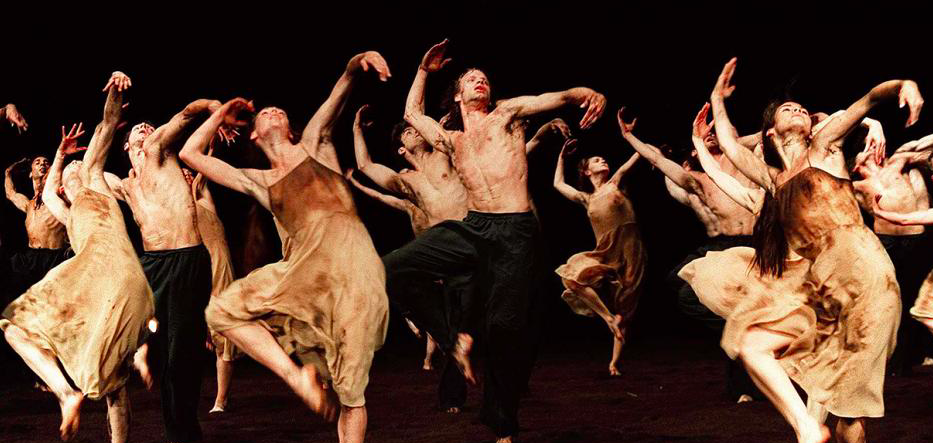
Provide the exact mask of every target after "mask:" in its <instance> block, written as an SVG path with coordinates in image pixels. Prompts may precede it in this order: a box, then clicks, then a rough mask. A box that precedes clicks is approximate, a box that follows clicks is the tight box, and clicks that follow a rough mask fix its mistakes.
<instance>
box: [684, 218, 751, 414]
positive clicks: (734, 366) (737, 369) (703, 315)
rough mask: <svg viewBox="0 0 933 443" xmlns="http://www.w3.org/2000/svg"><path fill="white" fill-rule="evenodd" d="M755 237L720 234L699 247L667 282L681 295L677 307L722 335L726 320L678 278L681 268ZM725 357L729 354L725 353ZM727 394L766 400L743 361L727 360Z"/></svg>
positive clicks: (685, 259)
mask: <svg viewBox="0 0 933 443" xmlns="http://www.w3.org/2000/svg"><path fill="white" fill-rule="evenodd" d="M751 245H752V237H751V236H749V235H736V236H730V235H720V236H717V237H713V238H711V239H709V241H707V242H706V244H704V245H702V246H700V247H698V248H697V249H696V250H694V251H693V252H691V253H690V254H688V255H687V256H686V257H685V258H684V260H683V261H682V262H681V263H680V264H679V265H677V266H675V267H674V269H673V270H672V271H671V273H670V274H668V277H667V281H668V285H670V287H671V289H673V290H674V293H676V294H677V306H678V308H680V311H681V312H683V313H684V315H686V316H687V317H690V318H692V319H694V320H696V321H698V322H700V323H702V324H703V326H706V327H707V328H710V329H712V330H714V331H719V332H722V330H723V329H724V328H725V327H726V319H724V318H722V317H720V316H718V315H716V314H715V313H714V312H713V311H710V310H709V308H707V307H706V306H705V305H703V303H701V302H700V299H699V297H697V294H696V292H693V288H691V287H690V285H689V284H687V282H685V281H684V280H683V279H681V278H680V277H678V276H677V273H678V272H680V269H681V268H683V267H684V266H685V265H686V264H687V263H690V262H691V261H693V260H696V259H698V258H700V257H703V256H705V255H706V253H707V252H710V251H723V250H726V249H729V248H734V247H736V246H749V247H750V246H751ZM723 356H724V357H725V354H723ZM726 393H727V394H728V395H729V397H730V398H733V399H735V398H738V397H739V396H740V395H743V394H745V395H751V396H754V397H756V398H758V399H762V398H764V396H763V395H762V394H761V392H760V391H759V390H758V388H757V387H756V386H755V384H754V382H752V379H751V377H749V375H748V372H747V371H746V370H745V367H744V366H743V365H742V363H741V362H739V361H737V360H732V359H729V358H728V357H726Z"/></svg>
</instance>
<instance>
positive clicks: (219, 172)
mask: <svg viewBox="0 0 933 443" xmlns="http://www.w3.org/2000/svg"><path fill="white" fill-rule="evenodd" d="M245 110H249V111H252V110H253V104H252V103H251V102H247V101H246V100H245V99H242V98H235V99H233V100H230V101H228V102H227V103H224V104H223V105H222V106H221V107H220V108H218V109H217V110H216V111H214V113H213V114H211V116H210V117H208V118H207V120H205V121H204V123H202V124H201V126H200V127H199V128H198V129H197V130H196V131H194V134H191V137H189V138H188V141H186V142H185V145H184V146H183V147H182V148H181V151H180V152H179V153H178V156H179V158H181V160H182V161H184V162H185V163H186V164H188V166H190V167H191V168H192V169H194V170H195V171H198V172H200V173H202V174H204V176H205V177H207V178H208V179H209V180H211V181H213V182H214V183H217V184H220V185H222V186H226V187H228V188H230V189H233V190H234V191H237V192H241V193H243V194H246V195H249V196H251V197H253V198H255V199H256V201H258V202H259V204H261V205H262V206H263V207H264V208H266V209H270V207H269V193H268V192H267V191H266V188H265V187H263V186H262V185H260V184H259V183H257V182H256V181H254V180H253V179H252V178H250V177H249V176H247V173H246V172H244V170H243V169H237V168H234V167H233V166H231V165H230V164H229V163H227V162H225V161H223V160H220V159H218V158H216V157H211V156H209V155H207V153H206V152H205V151H206V150H207V147H208V145H209V144H210V142H211V138H213V137H214V135H215V134H216V133H217V129H218V128H220V125H222V124H227V125H232V126H246V125H247V122H245V121H242V120H237V114H239V113H240V112H241V111H245Z"/></svg>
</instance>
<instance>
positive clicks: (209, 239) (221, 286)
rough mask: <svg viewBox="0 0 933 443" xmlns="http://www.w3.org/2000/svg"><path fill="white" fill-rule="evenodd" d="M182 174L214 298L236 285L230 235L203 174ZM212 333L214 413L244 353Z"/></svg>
mask: <svg viewBox="0 0 933 443" xmlns="http://www.w3.org/2000/svg"><path fill="white" fill-rule="evenodd" d="M214 140H217V138H215V139H214ZM213 153H214V146H213V143H212V144H211V147H210V148H209V149H208V151H207V155H213ZM182 172H183V173H184V174H185V181H187V182H188V184H189V185H190V186H191V197H192V198H193V199H194V204H195V205H197V211H198V232H199V233H200V234H201V239H202V240H204V246H205V247H206V248H207V251H208V252H209V253H210V255H211V275H212V276H213V280H212V282H211V297H218V296H220V294H221V293H222V292H223V291H224V290H226V289H227V287H228V286H230V283H232V282H233V262H232V261H231V260H230V248H229V247H227V235H226V232H225V231H224V225H223V223H221V222H220V218H219V217H218V216H217V208H216V207H215V206H214V198H213V196H212V195H211V191H210V189H209V188H208V187H207V183H206V182H205V181H204V174H198V175H197V176H196V177H192V175H193V174H192V173H191V170H190V169H188V168H182ZM209 333H210V338H209V339H208V341H207V345H208V349H210V350H212V351H214V353H215V354H216V368H217V396H216V397H215V398H214V406H213V407H212V408H211V410H210V413H212V414H213V413H218V412H225V410H226V408H227V393H228V392H229V391H230V382H231V381H232V380H233V360H234V359H236V358H238V357H240V356H241V355H242V353H240V352H238V349H236V346H234V345H233V343H232V342H230V340H228V339H227V338H226V337H224V336H223V335H220V334H218V333H216V332H214V331H209Z"/></svg>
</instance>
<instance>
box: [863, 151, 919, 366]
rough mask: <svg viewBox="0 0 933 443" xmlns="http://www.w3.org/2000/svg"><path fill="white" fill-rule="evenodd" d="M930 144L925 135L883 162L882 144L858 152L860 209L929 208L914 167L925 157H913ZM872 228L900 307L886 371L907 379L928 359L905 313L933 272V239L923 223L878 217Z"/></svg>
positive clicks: (897, 210) (905, 210) (914, 325)
mask: <svg viewBox="0 0 933 443" xmlns="http://www.w3.org/2000/svg"><path fill="white" fill-rule="evenodd" d="M931 142H933V140H931V137H925V138H924V139H921V140H915V141H912V142H909V143H906V144H904V145H903V146H901V147H900V148H898V149H897V151H895V152H894V153H893V154H892V155H891V156H890V157H888V158H885V155H884V146H883V145H881V146H879V147H878V148H877V149H875V150H873V151H863V152H860V153H858V154H857V155H856V156H855V157H854V163H853V165H852V166H851V167H850V170H851V172H852V176H853V178H854V179H855V181H854V182H853V183H852V185H853V187H854V188H855V196H856V197H857V198H858V200H859V203H860V204H861V206H862V208H863V209H865V210H867V211H869V212H871V211H873V205H874V202H876V201H877V202H878V205H879V206H880V208H881V209H882V210H884V211H887V212H893V213H899V214H907V213H911V212H917V211H924V210H927V209H929V208H930V199H929V194H928V191H927V186H926V182H925V181H924V178H923V174H922V173H921V171H920V170H919V169H917V166H919V165H918V163H920V164H922V163H924V162H923V160H924V159H923V155H920V156H916V155H913V153H914V151H922V150H924V149H928V146H929V145H930V144H931ZM873 230H874V231H875V234H877V235H878V239H879V240H881V244H882V245H884V248H885V249H886V250H887V251H888V255H889V256H890V257H891V261H892V262H893V263H894V269H895V271H896V273H897V281H898V283H899V284H900V286H901V301H902V304H903V306H904V312H903V316H902V317H901V327H900V329H898V337H897V347H896V348H895V350H894V354H893V355H892V356H891V359H890V360H889V361H888V367H889V371H888V372H893V373H896V374H901V375H907V374H910V372H911V367H912V366H913V365H915V364H917V363H919V362H920V361H922V360H923V358H924V357H925V356H926V352H925V351H926V350H925V349H923V348H924V346H923V344H924V343H927V342H928V340H929V338H928V335H927V332H926V328H925V327H924V326H923V325H922V324H920V323H918V322H914V321H909V320H910V314H909V310H910V307H911V306H913V304H914V301H915V300H916V299H917V294H918V292H919V291H920V286H921V285H922V284H923V281H924V279H925V278H926V276H927V273H928V272H929V271H930V268H933V255H931V254H929V251H930V249H933V236H931V235H930V233H929V232H927V231H925V230H924V226H923V225H898V224H895V223H892V222H890V221H888V220H886V219H884V218H881V217H875V219H874V225H873Z"/></svg>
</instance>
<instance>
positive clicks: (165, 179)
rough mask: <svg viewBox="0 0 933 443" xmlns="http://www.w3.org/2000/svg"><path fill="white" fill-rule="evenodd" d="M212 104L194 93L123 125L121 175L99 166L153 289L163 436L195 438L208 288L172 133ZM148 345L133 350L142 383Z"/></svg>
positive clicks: (207, 265)
mask: <svg viewBox="0 0 933 443" xmlns="http://www.w3.org/2000/svg"><path fill="white" fill-rule="evenodd" d="M219 107H220V102H218V101H216V100H206V99H201V100H195V101H194V102H192V103H191V104H189V105H188V106H186V107H185V109H183V110H182V111H181V112H179V113H178V114H176V115H175V116H173V117H172V119H171V120H169V122H168V123H166V124H164V125H162V126H160V127H159V128H158V129H156V128H154V127H153V126H152V125H150V124H149V123H145V122H144V123H139V124H137V125H135V126H133V128H132V129H131V130H130V131H129V132H128V133H127V135H126V138H125V140H124V143H123V150H124V151H126V152H127V153H128V155H129V158H130V164H131V165H132V168H131V169H130V172H129V176H128V177H127V178H125V179H119V178H117V176H115V175H113V174H109V173H108V174H106V177H107V181H108V184H109V185H110V188H111V190H112V192H113V194H114V196H115V197H117V198H118V199H120V200H124V201H126V202H127V204H128V205H129V207H130V209H131V210H132V212H133V218H134V219H135V220H136V224H137V225H138V226H139V230H140V232H141V234H142V243H143V250H144V251H145V252H144V253H143V255H142V257H140V260H141V261H142V265H143V269H144V270H145V271H146V276H147V277H148V279H149V285H150V286H151V287H152V292H153V294H154V296H155V306H156V311H155V319H156V320H157V322H158V325H159V326H158V332H156V334H155V335H154V336H153V337H152V340H150V343H151V344H152V345H153V346H155V349H156V352H157V354H158V355H157V361H158V362H159V364H158V366H157V369H158V371H157V374H159V377H160V378H161V397H162V416H163V419H164V424H165V437H166V439H167V440H168V441H170V442H194V441H200V440H202V436H201V425H200V423H198V409H197V408H198V398H199V397H200V392H201V371H202V365H201V360H202V359H201V358H200V356H201V352H202V349H203V343H204V337H206V336H207V325H206V323H205V321H204V315H203V312H204V308H205V307H207V302H208V300H209V299H210V294H211V281H212V276H211V256H210V253H209V252H208V250H207V248H206V247H205V246H204V243H203V242H202V240H201V235H200V233H199V231H198V226H197V211H196V209H195V208H196V206H195V204H194V199H193V198H192V196H191V189H190V188H189V186H188V183H187V182H186V181H185V177H184V174H182V172H181V166H180V165H179V163H178V156H177V154H176V152H177V149H178V147H177V144H176V142H177V140H178V137H179V136H180V135H181V133H182V132H183V131H184V129H185V128H186V127H187V126H188V125H190V124H191V123H192V122H193V121H194V119H195V118H196V117H197V116H199V115H200V114H203V113H205V112H213V111H214V110H216V109H217V108H219ZM147 351H148V347H143V348H141V349H140V352H139V353H138V354H137V355H136V356H135V362H136V366H137V368H138V370H139V372H140V375H142V377H143V381H144V382H145V383H146V385H147V386H151V385H152V377H151V375H149V373H148V371H146V370H145V368H146V367H147V365H145V364H144V363H145V360H146V356H147Z"/></svg>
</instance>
